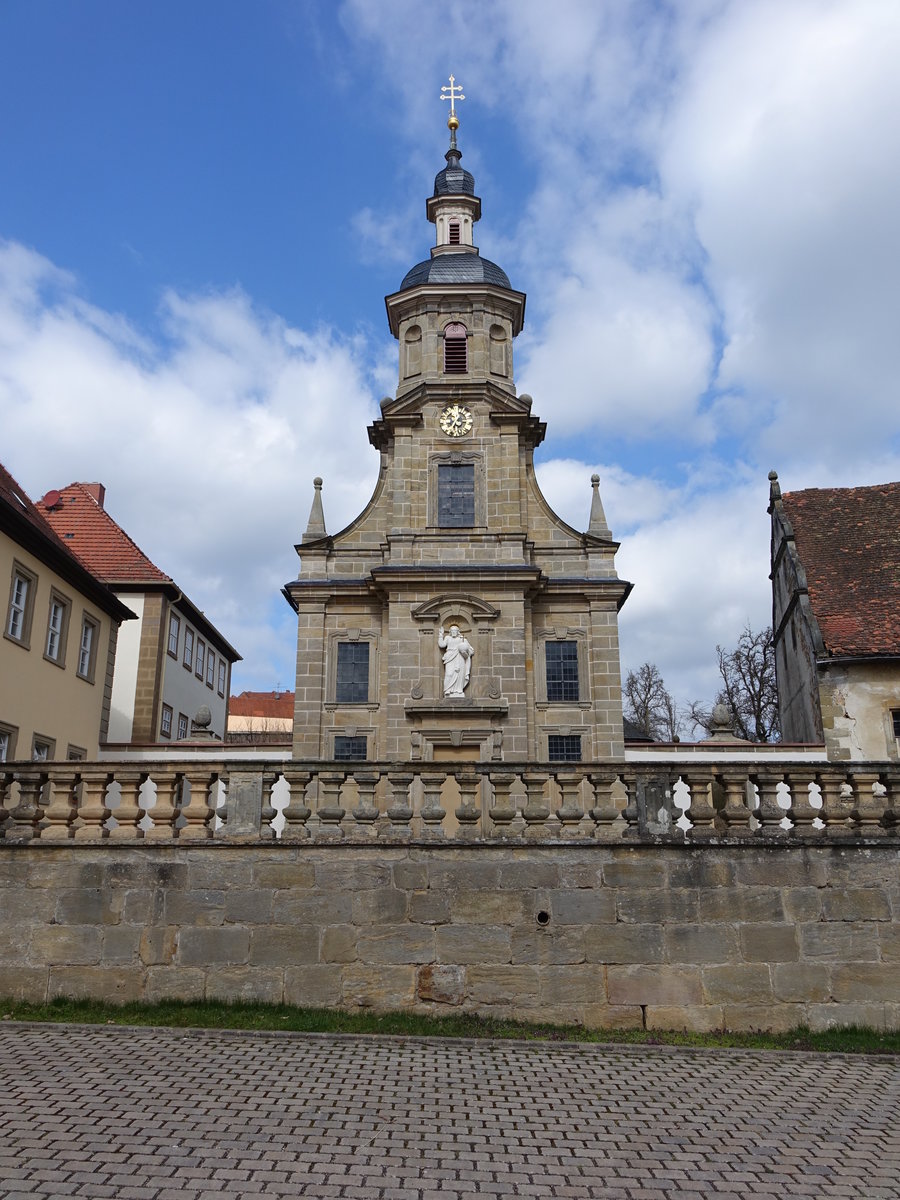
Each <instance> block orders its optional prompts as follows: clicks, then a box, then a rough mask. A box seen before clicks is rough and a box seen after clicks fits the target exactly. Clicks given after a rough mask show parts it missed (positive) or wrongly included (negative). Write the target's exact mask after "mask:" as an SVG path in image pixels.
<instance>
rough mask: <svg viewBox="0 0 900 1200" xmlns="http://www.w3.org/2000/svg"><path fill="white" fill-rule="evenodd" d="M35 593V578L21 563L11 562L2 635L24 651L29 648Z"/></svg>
mask: <svg viewBox="0 0 900 1200" xmlns="http://www.w3.org/2000/svg"><path fill="white" fill-rule="evenodd" d="M20 585H21V591H20ZM36 592H37V576H36V575H35V574H34V572H33V571H29V570H28V568H27V567H24V566H23V565H22V564H21V563H19V562H16V561H13V569H12V579H11V581H10V587H9V608H8V609H7V613H6V626H5V628H4V630H3V633H4V636H5V637H7V638H9V640H10V641H11V642H15V643H16V645H18V646H23V647H24V648H25V649H26V650H28V649H30V647H31V618H32V614H33V613H34V597H35V593H36Z"/></svg>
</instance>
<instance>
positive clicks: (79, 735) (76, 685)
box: [0, 533, 115, 759]
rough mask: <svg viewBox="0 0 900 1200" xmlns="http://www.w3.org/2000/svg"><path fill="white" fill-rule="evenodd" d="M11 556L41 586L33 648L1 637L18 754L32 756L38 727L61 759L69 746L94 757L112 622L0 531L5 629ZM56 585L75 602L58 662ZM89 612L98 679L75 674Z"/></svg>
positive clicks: (0, 718)
mask: <svg viewBox="0 0 900 1200" xmlns="http://www.w3.org/2000/svg"><path fill="white" fill-rule="evenodd" d="M14 562H18V563H20V564H21V565H22V566H23V567H24V568H25V569H26V570H27V571H29V572H31V573H32V574H33V575H35V576H37V587H36V590H35V594H34V601H33V607H32V620H31V634H30V639H29V645H28V647H27V648H26V647H25V646H23V645H21V644H19V643H18V642H14V641H12V640H10V639H9V638H8V637H6V636H0V722H2V723H3V724H4V725H12V726H15V727H16V728H17V734H16V747H15V756H16V757H17V758H25V759H29V758H31V752H32V743H33V738H34V735H35V734H38V735H40V736H41V737H42V738H45V739H49V740H50V741H51V742H53V743H55V749H54V756H55V757H56V758H60V759H64V758H66V757H67V754H68V751H69V748H70V747H74V748H77V749H79V750H83V751H85V752H86V754H87V757H88V758H95V757H96V755H97V750H98V746H99V738H100V729H101V717H102V713H103V699H104V688H105V686H106V684H107V669H108V665H109V658H110V644H111V636H112V634H113V632H114V628H115V627H114V624H113V622H112V620H111V618H110V617H109V616H108V615H107V614H106V613H104V612H103V611H102V610H101V609H99V608H97V607H96V606H95V605H93V604H92V603H91V602H90V601H88V600H86V599H85V598H84V597H83V596H82V595H81V594H80V593H79V592H78V591H77V590H76V589H75V588H74V587H73V586H72V584H71V583H69V582H67V581H66V580H65V579H63V578H62V577H61V576H59V575H58V574H57V573H56V572H55V571H53V570H51V569H50V568H49V567H48V566H47V565H46V564H45V563H43V562H42V561H41V560H40V559H38V558H36V557H35V556H34V555H32V554H29V553H27V552H26V551H24V550H23V549H22V548H21V547H20V546H19V545H18V544H17V543H15V542H13V541H12V540H11V539H10V538H9V537H8V536H7V535H6V534H3V533H0V610H2V620H3V626H2V628H3V631H4V634H5V631H6V628H7V620H8V613H9V598H10V587H11V584H12V575H13V563H14ZM54 588H55V589H56V590H57V591H58V592H59V593H60V595H61V596H62V597H64V598H65V599H66V600H68V601H69V602H70V608H69V621H68V633H67V637H66V646H65V652H64V657H63V658H61V660H60V663H59V664H57V663H55V662H50V661H48V660H47V659H46V658H45V657H44V650H45V648H46V639H47V620H48V616H49V611H50V595H51V589H54ZM85 614H87V615H88V616H89V617H91V618H92V619H93V620H94V621H96V622H97V624H98V627H99V628H98V634H97V641H96V652H95V668H94V677H93V682H88V681H86V680H84V679H81V678H79V676H78V675H77V674H76V670H77V667H78V652H79V645H80V639H81V627H82V620H83V617H84V616H85ZM113 646H114V640H113Z"/></svg>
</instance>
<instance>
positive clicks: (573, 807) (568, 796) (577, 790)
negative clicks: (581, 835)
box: [556, 771, 584, 837]
mask: <svg viewBox="0 0 900 1200" xmlns="http://www.w3.org/2000/svg"><path fill="white" fill-rule="evenodd" d="M582 779H583V776H582V775H581V774H580V773H579V772H577V771H557V772H556V782H557V784H558V786H559V790H560V792H561V794H562V803H561V804H560V806H559V809H558V811H557V813H556V815H557V817H558V818H559V823H560V824H561V825H562V827H563V833H564V835H566V836H567V837H574V836H575V834H576V832H577V829H578V826H579V825H580V824H581V822H582V821H583V820H584V800H583V799H582V796H581V781H582Z"/></svg>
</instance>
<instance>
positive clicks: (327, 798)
mask: <svg viewBox="0 0 900 1200" xmlns="http://www.w3.org/2000/svg"><path fill="white" fill-rule="evenodd" d="M345 778H346V773H345V772H344V771H320V772H319V798H318V800H317V802H316V814H317V816H318V818H319V822H320V824H319V835H320V836H322V837H325V838H328V839H331V840H336V839H339V838H341V837H342V836H343V831H342V829H341V821H343V819H344V808H343V807H342V805H341V788H342V786H343V783H344V779H345Z"/></svg>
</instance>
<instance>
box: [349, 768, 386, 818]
mask: <svg viewBox="0 0 900 1200" xmlns="http://www.w3.org/2000/svg"><path fill="white" fill-rule="evenodd" d="M353 778H354V780H355V781H356V789H357V793H358V799H357V802H356V808H355V809H354V810H353V817H354V820H355V821H356V823H357V824H358V825H361V826H362V827H363V828H364V829H365V828H368V830H369V831H370V832H371V829H372V826H373V825H374V823H375V822H376V821H377V820H378V805H377V804H376V803H375V789H376V788H377V787H378V782H379V780H380V779H381V772H380V771H354V772H353Z"/></svg>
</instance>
